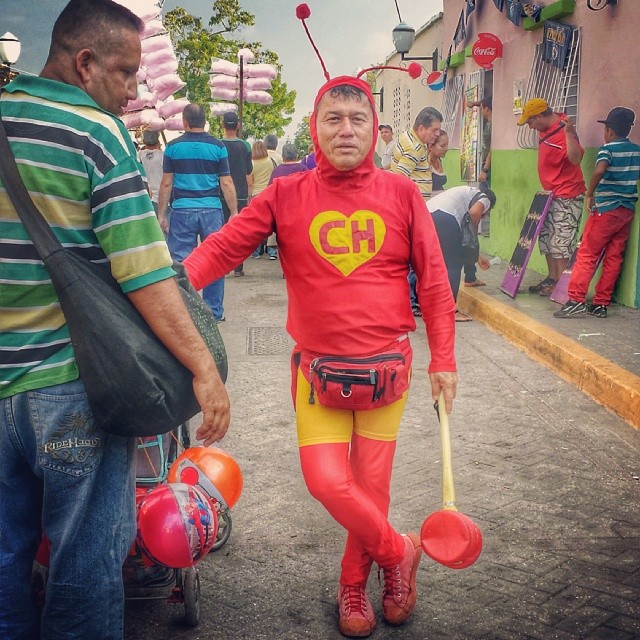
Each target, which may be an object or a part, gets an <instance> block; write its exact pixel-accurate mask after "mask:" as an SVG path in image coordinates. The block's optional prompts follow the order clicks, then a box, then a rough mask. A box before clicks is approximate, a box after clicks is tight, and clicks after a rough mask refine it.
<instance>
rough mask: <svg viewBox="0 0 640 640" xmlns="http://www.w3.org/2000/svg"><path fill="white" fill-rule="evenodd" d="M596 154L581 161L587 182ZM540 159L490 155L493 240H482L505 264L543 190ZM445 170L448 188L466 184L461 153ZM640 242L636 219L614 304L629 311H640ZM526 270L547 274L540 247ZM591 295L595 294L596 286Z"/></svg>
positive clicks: (451, 156)
mask: <svg viewBox="0 0 640 640" xmlns="http://www.w3.org/2000/svg"><path fill="white" fill-rule="evenodd" d="M597 151H598V150H597V149H595V148H592V149H587V150H586V152H585V155H584V158H583V160H582V173H583V175H584V176H585V181H586V182H588V181H589V178H590V177H591V174H592V172H593V167H594V163H595V158H596V153H597ZM537 158H538V152H537V150H535V149H524V150H517V151H498V150H494V151H492V153H491V167H492V176H491V188H492V189H493V190H494V191H495V193H496V196H497V202H496V206H495V208H494V209H493V210H492V211H491V236H490V237H489V238H484V237H482V238H481V239H480V245H481V248H482V250H483V251H485V252H486V253H488V254H489V255H497V256H500V257H501V258H502V259H503V260H509V259H510V258H511V255H512V254H513V249H514V247H515V243H516V240H517V239H518V236H519V235H520V230H521V229H522V224H523V222H524V219H525V216H526V214H527V212H528V211H529V207H530V205H531V201H532V200H533V196H534V194H535V193H536V191H539V190H540V189H542V187H541V186H540V182H539V181H538V162H537ZM444 166H445V171H446V173H447V185H446V186H447V188H450V187H455V186H457V185H460V184H465V183H463V182H462V181H461V180H460V152H459V151H458V150H457V149H451V151H449V153H447V155H446V157H445V159H444ZM585 221H586V215H585V214H583V216H582V225H584V223H585ZM639 238H640V216H638V215H636V217H635V219H634V221H633V226H632V228H631V234H630V235H629V241H628V242H627V249H626V252H625V258H624V263H623V265H622V272H621V274H620V278H619V279H618V283H617V285H616V290H615V292H614V296H613V297H614V301H615V302H619V303H620V304H623V305H625V306H627V307H638V308H640V278H639V275H638V274H640V255H639V253H638V240H639ZM527 269H529V270H533V271H536V272H538V273H540V274H542V275H545V274H546V272H547V265H546V260H545V259H544V257H543V256H542V255H541V254H540V252H539V251H538V247H537V245H536V247H535V249H534V250H533V253H532V254H531V258H530V259H529V264H528V265H527ZM594 281H595V279H594ZM591 291H593V284H592V285H591Z"/></svg>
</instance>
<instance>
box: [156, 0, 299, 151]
mask: <svg viewBox="0 0 640 640" xmlns="http://www.w3.org/2000/svg"><path fill="white" fill-rule="evenodd" d="M254 22H255V16H254V15H253V14H251V13H249V12H248V11H242V10H241V8H240V2H239V0H216V2H214V3H213V6H212V9H211V17H210V18H209V22H208V25H207V26H205V25H204V24H203V22H202V19H201V18H197V17H195V16H192V15H191V14H189V13H187V12H186V11H185V10H184V9H183V8H181V7H178V8H177V9H174V10H173V11H169V12H168V13H167V15H166V16H165V18H164V25H165V27H166V29H167V31H168V32H169V35H170V37H171V41H172V42H173V46H174V49H175V52H176V57H177V58H178V62H179V68H178V75H179V76H180V77H181V78H182V80H183V81H184V82H186V83H187V84H186V87H185V88H184V89H183V90H182V91H181V92H180V93H181V94H182V95H185V96H187V97H188V98H189V100H191V101H192V102H197V103H199V104H201V105H203V106H204V105H207V104H208V103H209V102H211V101H212V99H211V91H210V89H209V85H208V81H209V69H210V67H211V59H212V58H221V59H223V60H229V61H232V62H236V61H237V60H238V51H239V50H240V49H242V48H248V49H250V50H251V51H252V52H253V53H254V55H255V57H256V60H255V61H256V62H265V63H267V64H273V65H275V67H276V68H277V69H278V71H279V70H280V69H281V65H280V64H279V61H278V55H277V54H276V53H274V52H273V51H269V50H268V49H263V48H262V43H260V42H251V43H249V42H244V41H243V40H240V39H233V38H232V37H231V36H233V34H234V32H236V31H237V30H238V29H239V28H240V27H243V26H252V25H253V24H254ZM269 93H270V94H271V96H272V97H273V102H272V103H271V104H270V105H261V104H251V103H248V102H245V103H244V104H243V118H242V120H243V122H242V132H243V137H245V138H256V139H259V138H263V137H264V136H265V135H267V134H268V133H275V134H276V135H278V136H281V135H283V133H284V128H285V127H286V126H287V125H289V124H290V123H291V120H292V118H291V117H290V115H291V114H293V113H294V111H295V107H294V102H295V98H296V92H295V91H288V90H287V85H286V84H285V83H284V82H282V79H281V76H280V74H279V73H278V76H277V77H276V79H275V80H274V81H273V82H272V85H271V89H270V91H269ZM208 120H209V123H210V125H211V132H212V133H213V134H214V135H216V134H217V135H220V134H221V131H222V127H221V124H220V122H219V119H218V118H215V117H213V116H210V115H209V116H208Z"/></svg>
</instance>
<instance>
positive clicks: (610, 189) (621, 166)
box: [594, 138, 640, 213]
mask: <svg viewBox="0 0 640 640" xmlns="http://www.w3.org/2000/svg"><path fill="white" fill-rule="evenodd" d="M599 162H606V163H607V170H606V171H605V172H604V175H603V176H602V178H601V180H600V182H599V183H598V186H597V187H596V190H595V193H594V195H595V199H596V209H597V210H598V212H599V213H605V212H606V211H611V210H612V209H617V208H618V207H626V208H627V209H632V210H633V209H635V208H636V202H638V178H639V177H640V146H639V145H637V144H634V143H633V142H631V141H630V140H629V138H619V139H618V140H614V141H613V142H608V143H607V144H605V145H603V146H602V147H600V149H599V151H598V155H597V157H596V166H597V165H598V163H599Z"/></svg>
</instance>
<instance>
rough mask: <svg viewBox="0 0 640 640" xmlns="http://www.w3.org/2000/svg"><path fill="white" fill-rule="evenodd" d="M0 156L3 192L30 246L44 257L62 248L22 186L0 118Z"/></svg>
mask: <svg viewBox="0 0 640 640" xmlns="http://www.w3.org/2000/svg"><path fill="white" fill-rule="evenodd" d="M0 158H2V160H1V161H0V178H2V183H3V184H4V188H5V191H6V192H7V194H8V196H9V198H10V199H11V202H12V203H13V206H14V207H15V210H16V211H17V212H18V216H19V217H20V220H21V221H22V224H23V225H24V226H25V229H26V230H27V233H28V234H29V237H30V238H31V242H33V246H34V247H35V248H36V251H37V252H38V254H39V255H40V258H41V259H42V260H44V259H45V258H48V257H49V256H50V255H51V254H52V253H55V252H56V251H59V250H60V249H62V248H63V247H62V245H61V244H60V241H59V240H58V238H56V236H55V234H54V233H53V231H52V230H51V227H50V226H49V223H48V222H47V221H46V220H45V219H44V216H43V215H42V214H41V213H40V211H39V210H38V208H37V207H36V205H35V204H34V203H33V200H32V199H31V196H30V195H29V192H28V191H27V188H26V187H25V186H24V182H23V181H22V178H21V177H20V173H19V172H18V165H17V164H16V159H15V158H14V156H13V152H12V151H11V146H10V145H9V139H8V138H7V132H6V131H5V128H4V123H3V122H2V118H1V117H0Z"/></svg>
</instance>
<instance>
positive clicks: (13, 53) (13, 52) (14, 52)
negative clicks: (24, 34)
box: [0, 31, 20, 84]
mask: <svg viewBox="0 0 640 640" xmlns="http://www.w3.org/2000/svg"><path fill="white" fill-rule="evenodd" d="M19 57H20V40H18V38H16V37H15V36H14V35H13V33H9V32H8V31H7V32H6V33H5V34H4V35H3V36H1V37H0V62H1V63H2V69H0V80H2V84H5V83H6V82H9V80H11V65H12V64H15V63H16V62H17V61H18V58H19Z"/></svg>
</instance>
